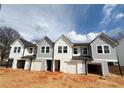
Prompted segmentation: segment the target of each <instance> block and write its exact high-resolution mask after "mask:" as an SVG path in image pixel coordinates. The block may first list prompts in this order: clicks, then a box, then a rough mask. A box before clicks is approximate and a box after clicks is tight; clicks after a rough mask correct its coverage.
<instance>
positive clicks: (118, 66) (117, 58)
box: [116, 47, 123, 77]
mask: <svg viewBox="0 0 124 93" xmlns="http://www.w3.org/2000/svg"><path fill="white" fill-rule="evenodd" d="M116 56H117V61H118V68H119V71H120V75H121V76H122V77H123V73H122V70H121V66H120V61H119V57H118V52H117V47H116Z"/></svg>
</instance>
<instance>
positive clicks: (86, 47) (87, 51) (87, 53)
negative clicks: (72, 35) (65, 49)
mask: <svg viewBox="0 0 124 93" xmlns="http://www.w3.org/2000/svg"><path fill="white" fill-rule="evenodd" d="M84 48H86V49H87V54H84V53H83V55H88V47H83V48H82V49H84Z"/></svg>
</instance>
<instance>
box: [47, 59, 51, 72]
mask: <svg viewBox="0 0 124 93" xmlns="http://www.w3.org/2000/svg"><path fill="white" fill-rule="evenodd" d="M51 70H52V60H47V71H51Z"/></svg>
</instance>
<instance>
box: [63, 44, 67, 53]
mask: <svg viewBox="0 0 124 93" xmlns="http://www.w3.org/2000/svg"><path fill="white" fill-rule="evenodd" d="M64 47H67V52H66V53H68V46H63V49H62V52H63V53H64V54H66V53H65V52H64Z"/></svg>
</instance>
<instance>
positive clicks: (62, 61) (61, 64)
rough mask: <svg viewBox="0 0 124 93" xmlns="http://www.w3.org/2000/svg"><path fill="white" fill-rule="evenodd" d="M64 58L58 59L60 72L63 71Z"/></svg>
mask: <svg viewBox="0 0 124 93" xmlns="http://www.w3.org/2000/svg"><path fill="white" fill-rule="evenodd" d="M64 62H65V61H64V60H60V72H64Z"/></svg>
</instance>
